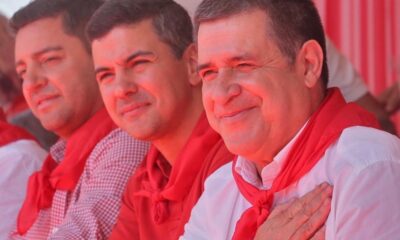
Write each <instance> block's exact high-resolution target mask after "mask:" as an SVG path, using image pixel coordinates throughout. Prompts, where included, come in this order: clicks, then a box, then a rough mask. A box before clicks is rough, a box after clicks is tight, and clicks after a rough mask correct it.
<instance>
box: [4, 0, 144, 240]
mask: <svg viewBox="0 0 400 240" xmlns="http://www.w3.org/2000/svg"><path fill="white" fill-rule="evenodd" d="M101 4H102V1H96V0H91V1H84V2H82V1H79V0H60V1H52V0H36V1H33V2H31V3H30V4H28V5H27V6H26V7H24V8H22V9H21V10H19V11H18V12H17V13H16V14H15V15H14V16H13V17H12V19H11V26H12V28H13V29H14V30H15V32H16V43H15V61H16V70H17V73H18V75H19V77H20V78H21V79H22V89H23V94H24V96H25V98H26V100H27V102H28V105H29V107H30V108H31V109H32V112H33V113H34V114H35V116H36V117H37V118H38V119H39V120H40V122H41V123H42V125H43V126H44V127H45V128H46V129H48V130H50V131H52V132H54V133H56V134H57V135H58V136H59V137H60V138H61V140H60V141H59V142H57V143H56V144H55V145H54V146H52V148H51V149H50V155H49V156H48V157H47V159H46V161H45V163H44V165H43V166H42V170H41V171H39V172H37V173H35V174H34V175H32V176H31V178H30V181H29V186H28V192H27V197H26V199H25V202H24V205H23V207H22V209H21V211H20V213H19V217H18V223H17V224H18V225H17V228H18V229H17V234H16V235H15V236H14V237H15V238H26V239H104V238H107V237H108V236H109V234H110V232H111V228H112V226H113V225H114V223H115V220H116V217H117V213H118V210H119V207H120V201H121V200H120V199H121V195H122V192H123V189H124V187H125V184H126V182H127V180H128V177H129V176H130V174H131V173H132V171H133V170H134V169H135V168H136V166H137V165H138V163H140V162H141V160H142V158H143V157H144V154H145V152H147V149H148V148H147V146H148V145H147V143H144V142H141V141H137V140H135V139H134V138H132V137H130V136H129V135H128V134H127V133H125V132H124V131H122V130H121V129H119V128H117V126H116V125H115V124H114V123H113V121H112V120H111V118H110V117H109V115H108V113H107V111H106V110H105V109H104V106H103V102H102V99H101V96H100V92H99V89H98V86H97V83H96V79H95V73H94V68H93V62H92V58H91V53H90V49H89V46H88V45H89V44H88V42H87V39H86V37H85V34H84V29H85V26H86V23H87V21H88V19H89V17H90V16H91V14H92V13H93V12H94V10H95V9H96V8H97V7H99V6H100V5H101Z"/></svg>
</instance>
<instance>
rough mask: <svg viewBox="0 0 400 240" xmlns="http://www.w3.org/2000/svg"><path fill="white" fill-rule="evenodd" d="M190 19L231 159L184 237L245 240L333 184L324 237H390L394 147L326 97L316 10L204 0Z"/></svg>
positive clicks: (350, 108) (352, 110) (288, 2)
mask: <svg viewBox="0 0 400 240" xmlns="http://www.w3.org/2000/svg"><path fill="white" fill-rule="evenodd" d="M195 21H196V33H197V44H198V62H199V63H198V64H199V74H200V76H201V78H202V79H203V102H204V106H205V110H206V113H207V117H208V119H209V121H210V125H211V126H212V127H213V128H214V129H215V130H216V131H217V132H219V133H220V134H221V136H222V138H223V139H224V142H225V144H226V145H227V147H228V149H229V150H231V151H232V152H233V153H235V154H238V155H239V156H238V157H237V158H236V159H235V160H234V161H233V163H229V164H227V165H225V166H224V167H222V168H220V169H219V170H218V171H216V172H215V173H214V174H213V175H211V176H210V177H209V178H208V179H207V181H206V183H205V190H204V192H203V195H202V196H201V198H200V199H199V202H198V204H197V205H196V206H195V208H194V209H193V211H192V216H191V219H190V221H189V223H188V224H187V225H186V227H185V236H184V237H183V239H196V240H199V239H219V240H222V239H235V240H236V239H240V240H247V239H253V238H254V237H255V235H256V232H257V230H258V229H259V227H260V226H261V225H262V223H263V222H264V221H265V220H266V219H267V218H268V216H269V214H270V211H271V210H272V209H273V208H274V207H275V206H276V205H277V204H281V203H284V202H287V201H288V200H290V199H291V198H293V197H299V196H303V195H304V194H305V193H306V192H308V191H310V190H311V189H312V188H314V187H315V186H317V185H318V184H320V183H321V182H328V183H329V184H331V185H333V196H332V203H331V212H330V214H329V217H328V219H327V221H326V231H325V237H326V239H394V238H397V236H399V233H400V227H399V225H398V224H397V222H398V221H399V220H400V205H399V204H398V201H399V200H400V189H399V187H398V183H399V181H400V141H399V139H398V138H396V137H395V136H393V135H390V134H388V133H385V132H382V131H379V130H376V129H374V127H375V126H377V125H376V121H375V119H374V118H372V117H371V116H370V115H369V114H368V113H367V112H365V111H364V110H362V109H361V108H360V107H358V106H357V105H354V104H346V103H345V101H344V99H343V97H342V95H341V93H340V92H339V91H338V90H337V89H326V85H327V81H328V68H327V64H326V60H325V55H326V50H325V38H324V31H323V28H322V25H321V21H320V19H319V16H318V13H317V10H316V9H315V6H314V5H313V3H312V1H311V0H204V1H203V2H202V3H201V4H200V6H199V8H198V9H197V12H196V16H195ZM218 192H220V194H218ZM221 193H224V197H223V198H222V197H221V195H222V194H221ZM266 239H269V238H268V236H267V238H266ZM279 239H282V238H279Z"/></svg>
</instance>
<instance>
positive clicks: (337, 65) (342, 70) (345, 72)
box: [326, 38, 368, 102]
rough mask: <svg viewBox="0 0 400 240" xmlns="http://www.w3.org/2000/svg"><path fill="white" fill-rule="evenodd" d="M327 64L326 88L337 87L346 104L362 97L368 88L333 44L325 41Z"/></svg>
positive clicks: (327, 40)
mask: <svg viewBox="0 0 400 240" xmlns="http://www.w3.org/2000/svg"><path fill="white" fill-rule="evenodd" d="M326 51H327V62H328V69H329V81H328V87H338V88H339V89H340V90H341V91H342V93H343V96H344V98H345V99H346V101H347V102H353V101H356V100H358V99H359V98H361V97H362V96H364V95H365V94H366V93H367V92H368V88H367V86H366V85H365V83H364V81H363V80H362V79H361V76H360V75H359V74H358V72H357V71H356V69H355V68H354V66H353V65H352V64H351V62H350V61H349V60H348V59H347V58H346V57H345V56H343V55H342V54H341V53H340V52H339V50H337V49H336V47H335V46H334V45H333V43H332V42H331V41H330V40H329V39H328V38H327V39H326Z"/></svg>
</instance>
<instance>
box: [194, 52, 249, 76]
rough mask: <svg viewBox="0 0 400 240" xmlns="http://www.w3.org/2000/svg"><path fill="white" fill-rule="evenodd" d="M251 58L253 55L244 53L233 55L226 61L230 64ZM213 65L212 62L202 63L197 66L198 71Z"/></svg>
mask: <svg viewBox="0 0 400 240" xmlns="http://www.w3.org/2000/svg"><path fill="white" fill-rule="evenodd" d="M250 58H252V56H251V55H249V54H244V55H240V56H235V57H231V58H229V59H227V60H226V61H225V62H226V63H228V64H229V63H235V62H240V61H244V60H248V59H250ZM212 66H213V65H212V64H211V63H204V64H200V65H198V66H197V72H200V71H201V70H203V69H205V68H210V67H212Z"/></svg>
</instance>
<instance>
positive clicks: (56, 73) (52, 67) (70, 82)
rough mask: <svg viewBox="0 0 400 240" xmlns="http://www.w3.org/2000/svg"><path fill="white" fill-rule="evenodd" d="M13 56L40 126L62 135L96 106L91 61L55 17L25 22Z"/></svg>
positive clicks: (76, 40) (73, 128)
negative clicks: (26, 23)
mask: <svg viewBox="0 0 400 240" xmlns="http://www.w3.org/2000/svg"><path fill="white" fill-rule="evenodd" d="M15 61H16V69H17V73H18V75H19V76H20V78H21V79H22V81H23V82H22V89H23V93H24V96H25V98H26V100H27V102H28V105H29V107H30V108H31V109H32V111H33V113H34V114H35V116H36V117H37V118H39V119H40V121H41V123H42V124H43V126H44V127H45V128H46V129H48V130H50V131H53V132H55V133H56V134H58V135H59V136H61V137H63V138H68V137H69V136H70V135H71V134H72V133H73V132H74V131H75V130H76V129H77V128H78V127H79V126H81V125H82V124H83V123H84V122H85V121H87V120H88V119H89V118H90V117H91V116H92V115H93V114H94V113H95V112H96V111H97V110H98V109H99V107H100V106H101V104H102V103H101V97H100V93H99V90H98V87H97V85H96V81H95V76H94V69H93V62H92V60H91V56H90V55H89V53H88V52H87V51H86V50H85V48H84V46H83V44H82V43H81V41H80V40H79V39H78V38H77V37H74V36H70V35H67V34H66V33H64V31H63V27H62V21H61V18H60V17H57V18H44V19H41V20H38V21H35V22H33V23H31V24H28V25H26V26H25V27H23V28H22V29H20V30H19V31H18V33H17V35H16V46H15Z"/></svg>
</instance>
